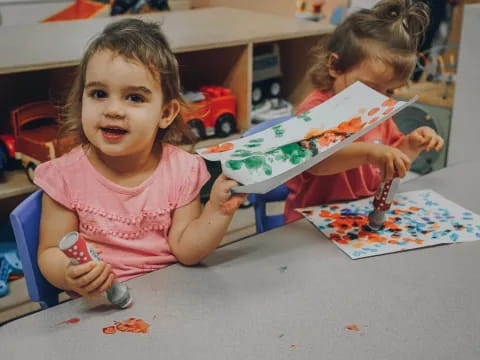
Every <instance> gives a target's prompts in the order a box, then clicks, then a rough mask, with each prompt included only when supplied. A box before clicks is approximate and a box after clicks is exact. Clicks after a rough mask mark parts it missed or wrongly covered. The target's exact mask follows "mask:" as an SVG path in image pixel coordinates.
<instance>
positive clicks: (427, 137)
mask: <svg viewBox="0 0 480 360" xmlns="http://www.w3.org/2000/svg"><path fill="white" fill-rule="evenodd" d="M406 137H407V140H408V145H409V147H410V150H411V151H421V150H426V151H431V150H435V151H440V150H441V149H442V147H443V144H444V141H443V139H442V138H441V137H440V136H439V135H438V134H437V133H436V132H435V130H433V129H432V128H431V127H428V126H422V127H419V128H417V129H415V130H413V131H412V132H411V133H410V134H408V135H407V136H406Z"/></svg>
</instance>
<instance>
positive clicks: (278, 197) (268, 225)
mask: <svg viewBox="0 0 480 360" xmlns="http://www.w3.org/2000/svg"><path fill="white" fill-rule="evenodd" d="M290 118H291V116H282V117H279V118H275V119H271V120H268V121H264V122H262V123H260V124H258V125H256V126H254V127H252V128H250V129H248V130H247V131H245V132H244V133H243V135H242V137H245V136H248V135H252V134H255V133H258V132H260V131H262V130H265V129H267V128H270V127H272V126H274V125H277V124H280V123H282V122H284V121H286V120H288V119H290ZM287 196H288V189H287V186H286V185H285V184H282V185H280V186H278V187H276V188H275V189H273V190H270V191H269V192H268V193H266V194H250V195H249V196H248V200H249V201H250V202H251V203H252V204H253V209H254V211H255V226H256V229H257V233H262V232H264V231H268V230H271V229H274V228H276V227H279V226H282V225H283V224H285V216H284V215H283V214H276V215H267V203H268V202H274V201H283V200H285V199H286V198H287Z"/></svg>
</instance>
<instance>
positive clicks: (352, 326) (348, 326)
mask: <svg viewBox="0 0 480 360" xmlns="http://www.w3.org/2000/svg"><path fill="white" fill-rule="evenodd" d="M345 329H347V330H350V331H360V329H359V328H358V326H357V325H355V324H352V325H347V326H345Z"/></svg>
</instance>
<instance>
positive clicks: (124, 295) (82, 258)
mask: <svg viewBox="0 0 480 360" xmlns="http://www.w3.org/2000/svg"><path fill="white" fill-rule="evenodd" d="M58 247H59V248H60V250H62V252H63V253H64V254H65V255H67V256H68V257H69V258H70V261H71V262H72V263H73V264H84V263H87V262H89V261H93V262H95V263H98V262H99V261H100V258H99V256H98V254H97V253H96V252H95V250H93V249H92V248H91V247H90V246H89V245H88V244H87V242H86V241H85V239H84V238H83V237H82V236H80V234H79V233H78V232H76V231H72V232H70V233H68V234H66V235H65V236H64V237H63V238H62V239H61V240H60V242H59V243H58ZM106 293H107V299H108V301H110V303H112V304H113V305H116V306H118V307H120V308H122V309H126V308H128V307H130V305H131V304H132V297H131V295H130V292H129V291H128V287H127V285H125V284H122V283H120V282H119V281H118V280H115V281H114V282H113V284H112V285H111V286H110V287H109V288H108V289H107V291H106Z"/></svg>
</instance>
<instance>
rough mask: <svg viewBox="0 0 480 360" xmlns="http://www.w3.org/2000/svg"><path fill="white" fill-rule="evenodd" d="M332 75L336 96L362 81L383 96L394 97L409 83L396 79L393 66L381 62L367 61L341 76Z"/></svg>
mask: <svg viewBox="0 0 480 360" xmlns="http://www.w3.org/2000/svg"><path fill="white" fill-rule="evenodd" d="M330 75H331V76H332V77H333V78H334V81H333V91H334V93H335V94H336V93H338V92H340V91H342V90H343V89H345V88H346V87H348V86H350V85H352V84H353V83H354V82H355V81H361V82H363V83H364V84H365V85H367V86H369V87H371V88H372V89H375V90H376V91H378V92H380V93H382V94H383V95H386V96H392V95H393V93H394V91H395V90H396V89H398V88H400V87H402V86H404V85H406V83H407V81H406V80H399V79H398V78H397V77H396V74H395V72H394V69H393V66H392V65H390V64H386V63H384V62H383V61H381V60H365V61H363V62H362V63H360V64H359V65H357V66H356V67H354V68H353V69H351V70H349V71H347V72H345V73H341V74H339V73H336V72H335V71H333V70H330Z"/></svg>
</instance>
